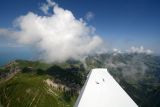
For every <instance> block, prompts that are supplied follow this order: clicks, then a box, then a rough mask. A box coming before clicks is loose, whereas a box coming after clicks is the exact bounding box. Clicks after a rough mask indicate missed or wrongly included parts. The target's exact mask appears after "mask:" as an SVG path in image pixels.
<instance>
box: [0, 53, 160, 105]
mask: <svg viewBox="0 0 160 107" xmlns="http://www.w3.org/2000/svg"><path fill="white" fill-rule="evenodd" d="M95 67H99V68H101V67H103V68H104V67H105V68H108V71H109V72H110V73H111V75H112V76H113V77H114V78H115V79H116V81H117V82H119V84H120V85H121V86H122V87H123V88H124V89H125V90H126V92H127V93H128V94H129V95H130V96H131V97H132V99H133V100H134V101H135V102H136V103H137V104H138V105H139V106H140V107H160V57H159V56H152V55H145V54H101V55H95V56H89V57H87V58H86V59H85V61H83V63H82V62H80V61H73V60H69V61H66V62H64V63H52V64H47V63H43V62H40V61H24V60H16V61H14V62H11V63H10V64H8V65H6V66H4V67H1V68H0V106H1V105H2V106H4V107H6V106H8V107H33V106H37V107H72V106H73V105H74V103H75V101H76V98H77V96H78V91H79V90H80V89H81V87H82V86H83V83H84V81H85V79H86V76H87V74H88V72H89V71H90V70H91V69H92V68H95Z"/></svg>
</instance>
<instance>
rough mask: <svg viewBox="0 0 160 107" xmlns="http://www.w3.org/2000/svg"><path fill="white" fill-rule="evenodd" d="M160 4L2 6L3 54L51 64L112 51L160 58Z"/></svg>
mask: <svg viewBox="0 0 160 107" xmlns="http://www.w3.org/2000/svg"><path fill="white" fill-rule="evenodd" d="M159 4H160V2H159V1H158V0H121V1H119V0H113V1H111V0H106V1H105V0H104V1H96V0H95V1H91V0H86V1H80V0H78V1H76V2H75V1H73V0H71V1H62V0H54V1H51V0H47V1H45V0H34V1H23V0H22V1H19V0H15V1H9V0H2V1H1V3H0V5H1V6H0V13H1V15H2V16H1V21H0V47H1V50H0V54H1V56H4V55H9V56H10V55H11V54H12V53H15V56H16V58H33V57H34V56H36V55H37V54H38V55H39V56H38V58H40V59H43V60H45V61H47V62H54V61H65V60H67V59H70V58H71V59H82V58H83V57H84V56H86V55H90V54H93V53H102V52H110V51H113V52H118V53H123V52H130V53H132V52H133V53H135V52H136V53H147V54H152V53H154V54H158V55H159V53H160V48H159V46H158V45H159V41H160V36H159V35H160V30H159V29H160V20H159V19H160V12H159V11H160V7H159ZM57 35H58V36H57ZM16 54H18V55H16ZM19 54H21V55H20V56H19ZM13 57H14V54H13Z"/></svg>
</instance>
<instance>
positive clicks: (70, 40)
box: [12, 0, 102, 62]
mask: <svg viewBox="0 0 160 107" xmlns="http://www.w3.org/2000/svg"><path fill="white" fill-rule="evenodd" d="M47 3H48V4H46V5H45V6H47V7H45V6H44V12H46V13H47V12H48V8H49V7H50V8H53V14H52V15H51V16H39V15H37V14H35V13H33V12H29V13H28V14H26V15H24V16H20V17H19V18H17V19H16V21H15V25H16V27H17V29H19V30H18V31H14V33H12V35H14V37H15V39H16V40H17V41H18V43H21V44H25V45H30V46H33V47H35V49H36V50H38V52H39V53H41V55H40V56H41V58H42V59H44V60H45V61H47V62H54V61H65V60H68V59H70V58H71V59H81V58H82V57H84V56H85V55H88V54H93V53H95V52H97V50H100V49H101V44H102V39H101V38H100V37H99V36H98V35H97V34H96V33H95V30H94V29H93V27H90V26H87V24H86V23H85V22H84V21H83V20H82V19H80V20H78V19H76V18H75V17H74V15H73V13H72V12H71V11H69V10H65V9H63V8H61V7H59V6H58V5H57V4H56V3H54V2H52V1H50V0H48V1H47ZM45 8H46V9H45Z"/></svg>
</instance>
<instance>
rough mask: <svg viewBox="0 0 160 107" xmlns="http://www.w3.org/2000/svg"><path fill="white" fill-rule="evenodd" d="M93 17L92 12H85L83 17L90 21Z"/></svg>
mask: <svg viewBox="0 0 160 107" xmlns="http://www.w3.org/2000/svg"><path fill="white" fill-rule="evenodd" d="M93 18H94V13H93V12H87V14H86V15H85V19H86V20H87V21H90V20H91V19H93Z"/></svg>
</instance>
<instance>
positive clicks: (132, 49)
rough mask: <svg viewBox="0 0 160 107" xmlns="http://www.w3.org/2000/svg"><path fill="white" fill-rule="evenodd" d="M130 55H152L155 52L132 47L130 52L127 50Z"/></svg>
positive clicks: (141, 47)
mask: <svg viewBox="0 0 160 107" xmlns="http://www.w3.org/2000/svg"><path fill="white" fill-rule="evenodd" d="M127 52H129V53H145V54H152V53H153V51H152V50H150V49H145V48H144V47H143V46H140V47H134V46H132V47H131V48H130V49H129V50H127Z"/></svg>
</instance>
